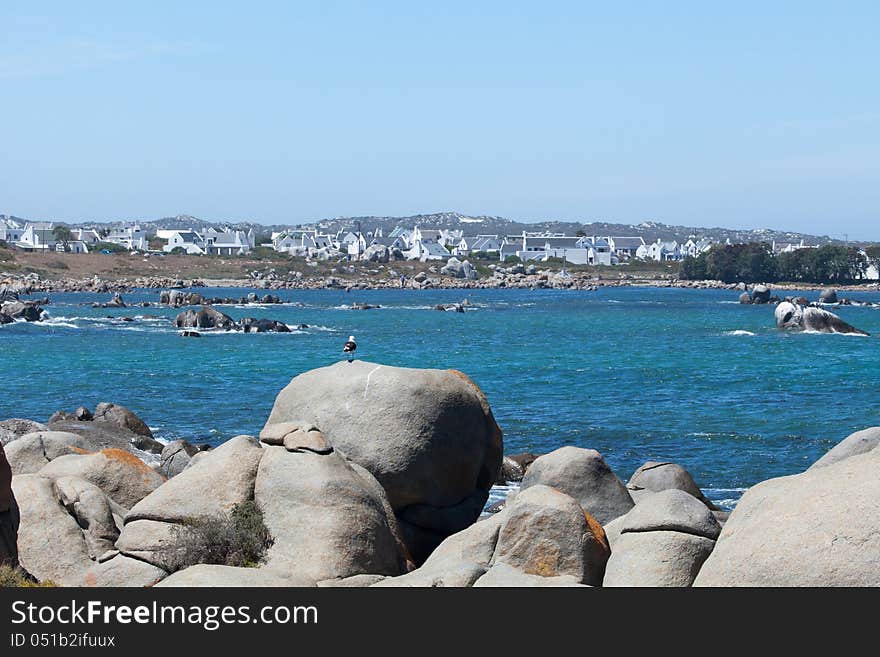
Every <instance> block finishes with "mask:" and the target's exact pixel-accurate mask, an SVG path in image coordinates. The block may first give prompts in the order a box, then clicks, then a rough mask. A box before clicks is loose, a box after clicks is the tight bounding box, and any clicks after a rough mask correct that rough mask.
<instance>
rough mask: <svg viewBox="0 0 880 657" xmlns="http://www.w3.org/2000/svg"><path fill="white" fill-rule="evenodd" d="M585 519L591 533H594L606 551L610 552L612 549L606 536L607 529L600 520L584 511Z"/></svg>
mask: <svg viewBox="0 0 880 657" xmlns="http://www.w3.org/2000/svg"><path fill="white" fill-rule="evenodd" d="M584 518H585V519H586V521H587V526H588V527H589V528H590V531H591V532H593V536H595V537H596V540H597V541H599V542H600V543H601V544H602V545H603V546H604V547H605V549H606V550H610V549H611V548H609V547H608V537H607V536H606V535H605V528H604V527H602V525H600V524H599V521H598V520H596V519H595V518H594V517H593V516H591V515H590V514H589V513H587V512H586V511H584Z"/></svg>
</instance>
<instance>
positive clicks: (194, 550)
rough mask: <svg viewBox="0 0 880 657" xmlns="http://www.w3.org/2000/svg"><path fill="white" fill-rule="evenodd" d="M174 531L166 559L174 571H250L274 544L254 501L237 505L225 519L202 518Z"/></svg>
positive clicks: (180, 526)
mask: <svg viewBox="0 0 880 657" xmlns="http://www.w3.org/2000/svg"><path fill="white" fill-rule="evenodd" d="M175 531H176V533H177V536H176V537H175V538H176V540H175V547H174V548H173V553H172V554H171V555H169V556H170V561H171V563H173V564H174V566H175V568H176V569H177V570H181V569H183V568H186V567H188V566H194V565H196V564H200V563H208V564H219V565H222V566H239V567H246V568H253V567H256V566H257V565H258V564H259V563H260V562H261V561H262V560H263V559H264V558H265V556H266V550H268V549H269V548H270V547H271V546H272V543H273V542H274V540H273V538H272V536H271V535H270V534H269V530H268V528H267V527H266V525H265V523H264V522H263V513H262V511H260V509H259V507H257V504H256V502H254V501H253V500H250V501H247V502H242V503H241V504H236V505H235V506H234V507H233V509H232V511H231V513H230V514H229V516H227V517H211V518H203V519H200V520H198V521H195V522H191V523H189V524H186V525H179V526H177V527H176V528H175Z"/></svg>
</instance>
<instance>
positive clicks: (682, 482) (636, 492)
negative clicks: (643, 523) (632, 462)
mask: <svg viewBox="0 0 880 657" xmlns="http://www.w3.org/2000/svg"><path fill="white" fill-rule="evenodd" d="M626 487H627V489H628V490H629V492H630V495H631V496H632V497H633V499H637V498H639V499H640V498H642V497H644V496H645V495H649V494H651V493H659V492H660V491H664V490H670V489H676V490H683V491H684V492H685V493H688V494H690V495H693V496H694V497H696V498H697V499H698V500H700V501H701V502H703V504H705V505H706V506H707V507H709V508H710V509H715V508H717V507H716V506H715V505H714V504H712V502H710V501H709V500H708V499H707V498H706V496H705V495H703V491H701V490H700V487H699V486H697V483H696V482H695V481H694V478H693V477H692V476H691V473H690V472H688V471H687V470H685V469H684V468H683V467H682V466H680V465H679V464H678V463H669V462H666V461H648V462H647V463H644V464H643V465H641V466H640V467H639V469H638V470H636V471H635V472H634V473H633V476H632V477H630V478H629V481H628V482H627V484H626Z"/></svg>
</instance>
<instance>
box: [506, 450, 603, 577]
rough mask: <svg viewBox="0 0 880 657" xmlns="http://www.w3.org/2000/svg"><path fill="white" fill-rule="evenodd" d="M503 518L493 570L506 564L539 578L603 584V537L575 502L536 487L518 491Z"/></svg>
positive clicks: (597, 525) (554, 490) (599, 527)
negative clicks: (569, 578) (568, 576)
mask: <svg viewBox="0 0 880 657" xmlns="http://www.w3.org/2000/svg"><path fill="white" fill-rule="evenodd" d="M536 463H537V461H536ZM533 467H534V466H533ZM503 514H504V518H503V520H502V524H501V527H500V529H499V532H498V543H497V545H496V547H495V554H494V556H493V560H492V564H493V566H494V565H497V564H499V563H504V564H507V565H508V566H512V567H513V568H516V569H517V570H520V571H522V572H524V573H526V574H530V575H540V576H542V577H556V576H559V575H571V576H572V577H574V578H575V579H576V580H577V581H578V582H580V583H583V584H590V585H591V586H598V585H600V584H601V583H602V577H603V575H604V573H605V564H606V562H607V561H608V556H609V552H610V551H609V548H608V543H607V542H606V540H605V532H604V531H603V530H602V527H601V525H600V524H599V523H598V522H597V521H596V520H595V519H594V518H593V517H591V515H590V514H589V513H587V512H585V511H584V509H583V508H581V506H580V505H579V504H578V503H577V501H576V500H575V499H574V498H572V497H570V496H569V495H567V494H565V493H563V492H561V491H559V490H556V489H555V488H550V487H549V486H543V485H540V484H536V485H534V486H530V487H529V488H527V489H525V490H522V491H520V492H519V493H518V494H517V496H516V498H515V499H514V500H513V502H512V503H510V504H509V505H508V506H507V508H506V509H505V510H504V512H503Z"/></svg>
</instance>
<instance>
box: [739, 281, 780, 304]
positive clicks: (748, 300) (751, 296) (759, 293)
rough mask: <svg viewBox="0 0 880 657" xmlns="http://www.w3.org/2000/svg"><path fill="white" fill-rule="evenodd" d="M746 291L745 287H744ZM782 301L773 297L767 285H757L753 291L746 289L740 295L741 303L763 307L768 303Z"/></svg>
mask: <svg viewBox="0 0 880 657" xmlns="http://www.w3.org/2000/svg"><path fill="white" fill-rule="evenodd" d="M742 288H743V289H744V288H745V286H744V285H743V286H742ZM780 301H781V299H780V298H779V297H778V296H774V295H772V292H771V290H770V287H769V286H767V285H762V284H761V285H755V286H754V287H752V289H751V290H748V289H745V290H744V292H743V293H742V294H740V295H739V302H740V303H744V304H757V305H763V304H767V303H779V302H780Z"/></svg>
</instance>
